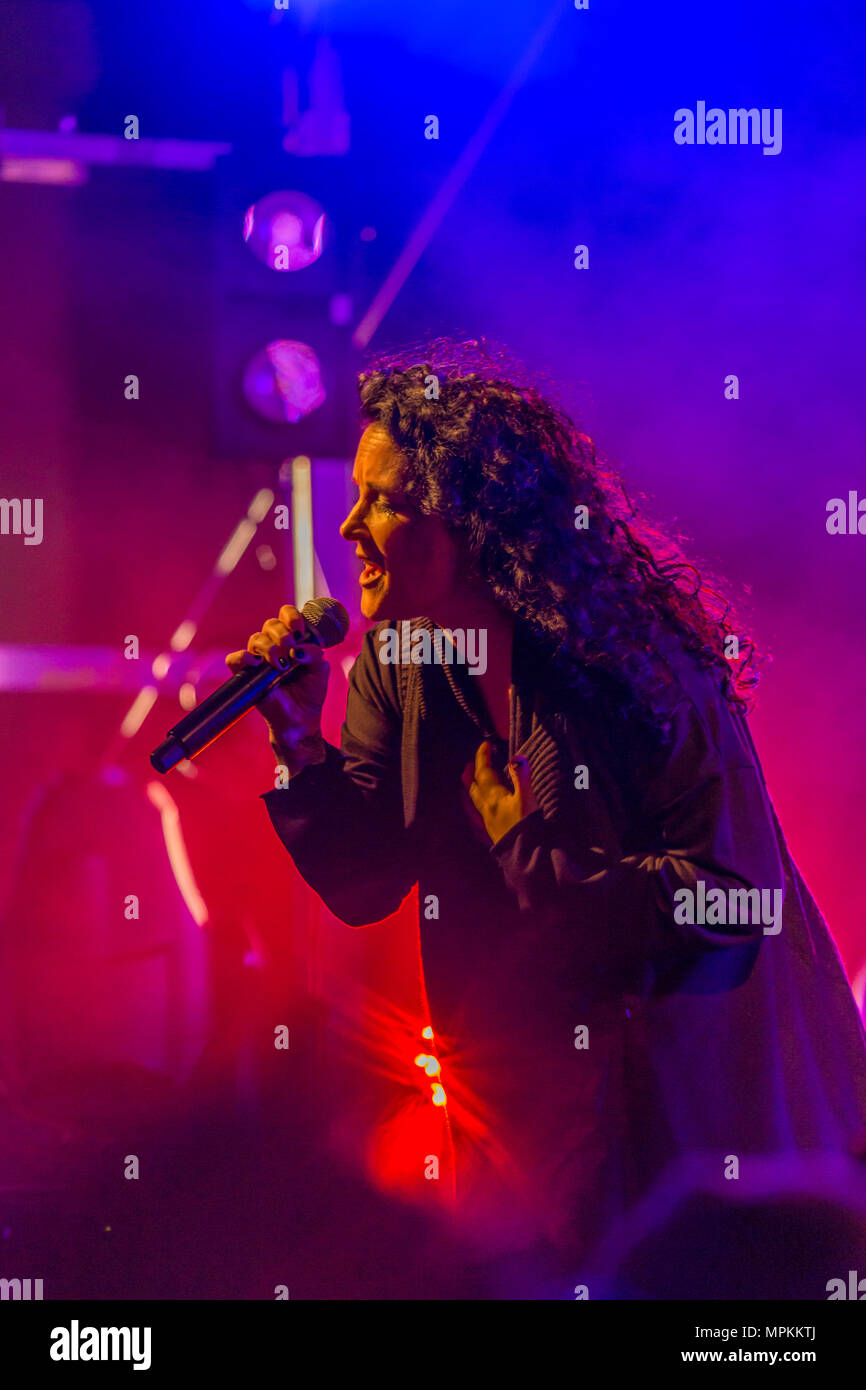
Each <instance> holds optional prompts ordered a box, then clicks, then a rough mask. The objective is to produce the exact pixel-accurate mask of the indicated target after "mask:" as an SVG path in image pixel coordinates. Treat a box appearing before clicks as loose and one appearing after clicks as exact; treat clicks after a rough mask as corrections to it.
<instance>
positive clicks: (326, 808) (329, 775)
mask: <svg viewBox="0 0 866 1390" xmlns="http://www.w3.org/2000/svg"><path fill="white" fill-rule="evenodd" d="M375 632H376V629H371V631H370V632H367V633H366V634H365V636H364V642H363V645H362V648H361V652H360V654H359V656H358V659H357V660H356V662H355V664H354V666H353V667H352V670H351V672H350V674H349V691H348V698H347V702H346V718H345V722H344V723H343V727H342V730H341V735H340V748H339V749H337V748H335V747H334V746H333V745H332V744H329V743H327V742H326V744H325V751H326V756H325V761H324V762H323V763H314V764H313V765H311V766H309V767H305V768H303V769H302V771H301V772H299V773H297V774H296V775H295V776H294V777H292V778H291V780H290V782H289V785H288V786H287V787H280V788H274V790H272V791H268V792H265V793H264V794H263V797H262V800H263V801H264V802H265V805H266V806H267V809H268V814H269V815H270V818H271V822H272V824H273V826H274V829H275V830H276V832H277V834H278V835H279V837H280V839H281V840H282V842H283V844H284V845H285V847H286V849H287V850H288V852H289V854H290V855H291V857H292V859H293V860H294V863H295V865H296V867H297V869H298V871H299V873H300V874H301V876H302V877H303V878H304V879H305V880H306V882H307V883H308V884H309V885H310V887H311V888H312V889H313V890H314V891H315V892H316V893H318V894H319V896H320V897H321V898H322V899H323V901H324V902H325V903H326V905H327V906H328V907H329V908H330V910H331V911H332V912H333V913H334V914H335V915H336V916H337V917H339V918H340V919H341V920H342V921H343V922H346V923H347V924H348V925H349V926H353V927H360V926H365V925H367V924H368V923H371V922H380V921H382V920H383V918H385V917H389V916H390V915H391V913H392V912H395V911H396V910H397V908H398V907H399V906H400V904H401V902H402V901H403V899H404V898H405V897H406V894H407V893H408V892H409V890H410V889H411V888H412V886H413V884H414V883H415V882H416V881H417V878H418V872H417V869H416V867H415V863H414V855H413V852H412V844H413V841H412V837H411V836H410V834H409V833H408V832H407V831H406V829H405V827H404V824H403V799H402V783H401V773H400V745H401V731H402V717H401V713H400V709H399V704H398V703H397V699H396V695H395V692H394V689H393V688H391V689H389V686H388V683H387V680H386V679H385V677H384V675H383V667H382V665H381V663H380V662H379V661H378V659H377V654H376V651H375V648H374V644H373V643H374V634H375ZM393 669H394V668H391V671H392V672H393Z"/></svg>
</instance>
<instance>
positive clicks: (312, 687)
mask: <svg viewBox="0 0 866 1390" xmlns="http://www.w3.org/2000/svg"><path fill="white" fill-rule="evenodd" d="M263 662H267V663H268V664H269V665H270V666H272V667H273V668H274V670H276V671H281V670H286V669H287V668H288V667H289V666H290V665H291V668H292V670H293V674H292V678H291V680H290V681H285V682H284V683H282V682H281V683H279V684H277V685H275V686H273V688H272V689H271V690H270V692H269V693H268V694H267V695H266V696H265V697H264V699H262V700H259V701H258V702H257V704H256V709H257V710H258V711H259V713H260V714H261V715H262V717H263V718H264V720H265V722H266V724H267V725H268V728H269V729H270V734H271V747H272V748H273V750H274V755H275V757H276V759H277V762H278V763H284V764H285V765H286V766H287V767H288V769H289V773H290V775H293V774H294V773H296V772H298V771H300V768H301V767H304V766H306V765H307V764H308V763H317V762H322V761H323V760H324V757H325V745H324V740H323V738H322V730H321V720H322V706H323V705H324V703H325V695H326V693H327V690H328V678H329V676H330V674H331V668H330V667H329V665H328V663H327V661H326V660H325V657H324V654H323V651H322V647H321V646H320V645H319V643H318V642H316V641H315V640H312V641H311V640H310V629H309V628H308V626H307V622H306V619H305V617H304V614H303V613H302V612H298V610H297V608H295V607H294V606H293V605H292V604H291V603H284V604H283V606H282V608H281V609H280V611H279V615H278V616H277V617H276V618H270V619H268V621H267V622H266V623H263V624H262V630H261V632H254V633H253V634H252V636H251V637H250V640H249V641H248V642H247V645H246V649H245V650H244V651H240V652H230V653H229V655H228V656H227V657H226V665H227V666H228V668H229V670H230V671H231V672H233V673H235V674H237V673H238V672H240V671H245V670H249V669H250V668H253V669H255V668H256V667H261V665H262V663H263Z"/></svg>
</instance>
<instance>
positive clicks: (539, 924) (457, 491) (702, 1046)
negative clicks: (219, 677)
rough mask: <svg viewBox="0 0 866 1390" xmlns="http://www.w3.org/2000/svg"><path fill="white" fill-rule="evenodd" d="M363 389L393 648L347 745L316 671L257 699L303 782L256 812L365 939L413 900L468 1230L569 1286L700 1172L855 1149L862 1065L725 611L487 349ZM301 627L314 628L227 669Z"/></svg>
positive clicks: (359, 535)
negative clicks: (331, 720)
mask: <svg viewBox="0 0 866 1390" xmlns="http://www.w3.org/2000/svg"><path fill="white" fill-rule="evenodd" d="M419 356H423V359H424V360H423V361H421V362H419V361H418V357H419ZM359 385H360V397H361V408H362V418H363V422H364V425H365V428H364V431H363V435H362V437H361V441H360V445H359V447H358V452H357V458H356V461H355V472H354V482H355V484H356V486H357V489H358V496H357V501H356V502H355V505H354V506H353V508H352V510H351V512H350V514H349V516H348V517H347V518H346V520H345V522H344V523H343V525H342V527H341V532H342V535H343V536H344V537H345V539H346V540H347V541H348V542H349V543H350V544H351V545H353V546H354V548H355V552H356V554H357V556H358V559H359V561H360V563H361V565H362V570H361V575H360V586H361V608H362V612H363V614H364V616H365V617H366V618H367V619H368V620H369V621H370V622H371V623H372V624H373V626H372V628H371V629H370V630H369V631H368V632H367V633H366V635H365V637H364V642H363V648H362V651H361V653H360V655H359V657H358V659H357V661H356V662H355V664H354V666H353V668H352V671H351V675H350V678H349V693H348V704H347V709H346V719H345V723H344V725H343V729H342V735H341V742H340V748H339V750H338V749H337V748H335V747H333V746H331V745H330V744H328V743H326V742H325V741H324V740H323V738H322V735H321V732H320V723H319V719H320V710H321V707H322V703H323V700H324V696H325V688H326V685H327V679H328V668H327V665H326V663H325V661H324V659H323V657H322V655H321V652H320V651H319V650H318V649H317V648H315V647H313V648H312V649H311V655H310V658H309V666H308V669H306V670H304V671H303V673H302V674H301V675H300V676H298V675H295V677H294V678H293V679H292V680H291V681H290V682H289V683H287V684H286V685H284V686H282V687H278V688H277V690H276V692H275V693H274V694H273V695H272V696H271V697H269V699H268V701H267V702H266V703H265V704H263V705H261V706H260V709H261V710H262V712H263V714H264V715H265V718H266V720H267V722H268V725H269V728H270V738H271V743H272V745H273V748H274V751H275V754H276V757H277V761H278V763H280V764H281V765H284V766H285V767H286V768H287V769H288V774H289V781H288V785H287V786H285V787H281V788H279V789H276V790H272V791H270V792H268V793H266V795H265V797H264V800H265V802H266V803H267V808H268V811H269V814H270V816H271V819H272V821H273V824H274V826H275V828H276V831H277V833H278V835H279V836H280V839H281V840H282V842H283V844H284V845H285V846H286V848H287V850H288V851H289V853H290V854H291V856H292V858H293V860H294V862H295V864H296V865H297V867H298V869H299V871H300V872H301V874H302V875H303V876H304V878H305V879H306V881H307V882H308V883H309V884H310V886H311V887H312V888H313V889H314V890H315V891H316V892H317V893H319V894H320V895H321V897H322V898H323V899H324V901H325V902H326V903H327V905H328V907H329V908H330V909H331V910H332V911H333V912H334V913H335V914H336V915H337V916H338V917H339V918H341V919H342V920H343V921H345V922H347V923H348V924H350V925H352V926H362V925H364V924H367V923H373V922H379V921H381V920H382V919H383V918H385V917H387V916H389V915H390V914H391V913H392V912H394V911H395V910H396V909H397V907H398V906H399V905H400V903H401V902H402V900H403V899H404V898H405V897H406V895H407V894H408V893H409V891H410V889H411V888H412V887H413V885H415V884H416V883H417V884H418V891H419V918H420V934H421V946H422V957H423V968H424V979H425V982H426V992H427V999H428V1001H429V1007H430V1022H431V1023H432V1025H433V1027H434V1029H435V1034H436V1038H437V1040H438V1042H439V1045H440V1054H439V1055H440V1057H441V1062H442V1070H443V1081H444V1083H445V1089H446V1093H447V1095H448V1108H449V1119H450V1123H451V1128H452V1132H453V1137H454V1142H455V1146H456V1156H457V1158H456V1174H457V1178H456V1182H457V1196H458V1203H459V1209H460V1212H461V1214H462V1218H463V1220H464V1222H465V1229H467V1230H469V1231H471V1232H472V1234H473V1237H474V1238H476V1239H477V1240H478V1241H480V1242H481V1244H482V1246H483V1248H484V1249H485V1250H487V1251H488V1252H490V1253H491V1255H493V1254H495V1253H496V1252H499V1251H502V1252H505V1251H530V1250H536V1251H538V1250H547V1251H549V1252H553V1254H552V1256H551V1258H553V1259H554V1261H558V1262H559V1268H560V1269H561V1270H563V1271H565V1270H567V1269H569V1268H570V1267H572V1266H573V1265H574V1264H575V1263H576V1262H577V1261H579V1260H580V1259H582V1258H583V1257H584V1256H585V1255H586V1254H587V1252H588V1251H590V1250H591V1249H592V1248H593V1246H594V1244H595V1243H596V1242H597V1241H598V1239H599V1238H600V1237H601V1235H602V1234H603V1233H604V1232H605V1230H606V1229H607V1228H608V1226H609V1224H610V1222H611V1220H612V1219H613V1218H614V1217H616V1216H617V1215H619V1214H621V1213H623V1212H625V1211H627V1210H628V1209H629V1207H630V1206H631V1205H632V1204H633V1203H634V1202H635V1201H636V1200H637V1199H638V1198H639V1197H640V1196H641V1195H642V1194H643V1193H644V1192H646V1190H647V1189H648V1188H649V1187H650V1186H651V1185H652V1183H653V1182H654V1180H655V1179H656V1178H657V1177H658V1175H659V1174H660V1172H661V1170H662V1169H663V1168H664V1166H665V1165H666V1164H667V1163H668V1162H669V1161H670V1160H671V1159H673V1158H675V1157H677V1156H681V1155H683V1154H685V1153H688V1152H693V1151H700V1153H701V1154H703V1155H710V1156H716V1157H717V1159H718V1165H719V1171H720V1172H722V1171H723V1170H724V1168H725V1164H726V1163H729V1162H730V1156H732V1155H733V1156H736V1157H737V1159H738V1161H739V1164H740V1165H741V1166H742V1165H744V1164H747V1163H748V1161H749V1158H750V1157H752V1156H756V1155H767V1154H778V1153H780V1152H785V1151H787V1152H791V1151H795V1150H807V1149H808V1150H819V1149H825V1150H835V1151H836V1152H845V1153H851V1154H855V1155H857V1156H860V1155H862V1154H863V1153H864V1152H866V1041H864V1033H863V1029H862V1026H861V1023H860V1019H859V1016H858V1013H857V1010H856V1007H855V1004H854V1001H853V998H852V996H851V993H850V990H849V987H848V984H847V981H846V978H845V975H844V972H843V969H842V965H841V962H840V960H839V957H838V954H837V952H836V949H835V946H834V944H833V941H832V939H831V937H830V934H829V932H828V930H827V927H826V925H825V923H824V921H823V919H822V917H821V914H820V912H819V911H818V908H817V907H816V905H815V903H814V901H813V899H812V897H811V896H810V894H809V892H808V890H807V888H806V886H805V884H804V882H803V879H802V878H801V877H800V874H799V872H798V870H797V868H796V866H795V865H794V863H793V862H792V860H791V857H790V855H789V853H788V850H787V847H786V844H785V841H784V838H783V836H782V832H781V829H780V827H779V824H778V821H777V819H776V816H775V813H774V811H773V807H772V805H771V803H770V800H769V798H768V794H767V789H766V786H765V784H764V779H763V775H762V772H761V766H760V763H759V760H758V756H757V753H756V751H755V748H754V745H753V743H752V740H751V737H750V734H749V730H748V726H747V723H746V718H745V705H746V697H747V694H748V691H749V689H750V687H751V685H752V684H753V683H754V657H753V649H752V647H751V644H750V643H749V642H748V641H747V639H746V638H745V637H744V636H743V635H742V634H740V633H739V632H738V631H737V629H736V627H735V625H734V623H733V620H732V618H731V617H730V613H729V610H728V609H726V608H724V607H723V606H722V605H721V604H720V603H719V602H718V601H717V598H716V595H715V594H714V593H713V592H712V591H710V590H709V589H708V588H707V586H706V585H705V584H704V583H702V582H701V580H700V576H697V575H696V572H695V571H694V569H693V568H691V567H689V566H687V565H686V564H685V563H684V562H683V560H682V558H681V557H680V556H679V555H678V553H677V552H676V551H675V550H674V548H673V547H672V546H671V545H670V544H669V543H668V542H666V541H665V539H664V537H663V536H662V534H661V533H659V532H657V531H655V530H653V529H651V528H650V527H649V526H648V525H647V524H645V523H644V522H642V521H640V520H639V518H638V517H637V516H636V515H635V513H634V509H633V508H632V507H631V505H630V504H629V502H628V500H627V498H626V496H625V494H624V491H623V489H622V487H621V485H620V484H619V483H618V482H617V480H616V479H615V477H614V476H613V474H612V472H611V471H610V470H609V469H608V468H607V467H605V466H603V465H602V463H601V462H600V460H599V459H598V458H597V456H596V454H595V451H594V449H593V446H592V443H591V442H590V440H588V439H587V438H586V437H585V436H584V435H582V434H580V433H579V432H578V431H577V429H576V428H575V426H574V424H573V423H572V421H571V420H570V419H569V418H568V417H567V415H565V414H564V413H563V412H562V410H560V409H559V408H557V407H556V406H555V405H553V404H551V403H550V401H548V400H547V399H545V398H544V396H543V395H541V394H540V393H539V392H538V390H537V389H535V388H533V387H532V386H527V385H524V384H520V379H519V377H516V376H515V374H514V373H513V372H512V371H511V370H510V369H508V370H506V369H503V368H502V367H501V365H500V363H499V361H498V360H497V359H496V358H493V357H491V356H490V355H489V354H488V353H486V352H485V351H484V350H483V349H480V348H479V347H478V345H477V344H463V345H457V346H455V345H452V344H448V343H442V342H441V341H439V342H436V343H433V344H431V345H429V347H428V348H427V349H426V351H425V352H424V353H423V354H417V355H413V356H411V357H403V358H400V357H390V358H386V359H384V360H382V361H380V362H379V363H378V364H377V365H376V366H375V367H374V368H373V369H371V370H367V371H365V372H364V373H362V375H361V377H360V383H359ZM404 624H409V627H408V629H407V628H406V627H405V626H404ZM303 632H304V622H303V619H302V617H301V616H300V614H299V613H298V611H297V609H295V608H294V607H292V606H290V605H288V606H286V607H284V608H282V609H281V610H280V613H279V616H278V617H277V618H274V619H272V620H271V621H270V622H267V623H265V624H264V626H263V629H262V631H261V632H257V633H254V634H253V635H252V637H251V638H250V639H249V643H248V645H247V651H246V652H244V653H240V652H238V653H234V654H233V655H232V656H231V657H230V658H229V659H228V661H229V666H230V668H231V669H232V670H236V669H238V668H239V667H241V666H243V665H244V664H246V663H247V662H253V661H258V660H261V659H262V658H264V659H266V660H268V661H270V662H272V663H274V664H275V665H276V664H278V663H279V660H280V656H281V654H284V653H285V651H286V650H287V649H288V648H289V647H291V646H292V645H293V644H294V643H295V642H296V641H297V637H298V635H299V634H300V635H303ZM418 634H422V635H421V636H418ZM395 637H396V638H397V639H399V640H396V641H395V640H394V639H395ZM407 638H408V639H409V640H405V639H407ZM470 638H471V642H470ZM470 646H471V649H472V650H473V651H474V652H475V653H476V654H480V653H483V654H484V659H483V660H481V659H480V658H479V659H478V660H477V661H476V662H475V665H474V666H471V665H470V664H469V662H468V661H466V660H465V659H461V658H462V657H465V653H466V652H467V651H469V650H470ZM395 652H396V653H397V659H395ZM452 1100H453V1106H452ZM423 1157H424V1156H423V1155H421V1156H419V1165H420V1164H421V1163H422V1162H423ZM564 1296H568V1294H567V1293H566V1294H565V1295H564Z"/></svg>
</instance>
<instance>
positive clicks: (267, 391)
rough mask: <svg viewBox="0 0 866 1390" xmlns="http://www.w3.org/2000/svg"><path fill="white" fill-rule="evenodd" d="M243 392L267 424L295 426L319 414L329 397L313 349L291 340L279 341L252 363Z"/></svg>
mask: <svg viewBox="0 0 866 1390" xmlns="http://www.w3.org/2000/svg"><path fill="white" fill-rule="evenodd" d="M243 389H244V395H245V396H246V399H247V402H248V403H249V405H250V406H251V407H252V409H253V410H254V411H255V412H256V414H257V415H260V416H261V417H262V419H263V420H275V421H278V422H280V423H283V422H285V421H286V420H288V421H291V423H292V424H296V423H297V421H298V420H302V419H303V417H304V416H305V415H309V414H310V413H311V412H312V411H314V410H316V409H317V408H318V407H319V406H320V405H321V404H322V402H323V401H324V399H325V396H326V394H327V393H326V391H325V388H324V386H323V385H322V373H321V368H320V366H319V359H318V357H317V356H316V354H315V353H314V352H313V349H312V348H311V347H309V346H308V345H307V343H299V342H295V341H294V340H293V339H289V338H277V339H276V340H275V341H274V342H272V343H268V344H267V346H266V347H264V348H262V350H261V352H257V353H256V354H255V356H254V357H252V358H251V359H250V361H249V363H248V364H247V368H246V370H245V372H244V378H243Z"/></svg>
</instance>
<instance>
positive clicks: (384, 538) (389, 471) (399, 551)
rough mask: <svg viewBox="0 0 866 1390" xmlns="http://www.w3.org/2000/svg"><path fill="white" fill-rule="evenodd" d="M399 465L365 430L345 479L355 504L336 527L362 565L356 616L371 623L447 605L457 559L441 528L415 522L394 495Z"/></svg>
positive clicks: (387, 443) (378, 431) (426, 519)
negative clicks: (354, 493) (353, 492)
mask: <svg viewBox="0 0 866 1390" xmlns="http://www.w3.org/2000/svg"><path fill="white" fill-rule="evenodd" d="M402 475H403V465H402V462H401V459H400V455H399V454H398V453H397V450H396V449H395V447H394V444H393V443H392V441H391V439H390V437H389V435H388V433H387V432H386V431H385V430H384V429H382V428H381V426H379V425H369V426H368V428H367V429H366V430H365V431H364V433H363V435H362V436H361V442H360V444H359V445H358V452H357V454H356V456H355V469H354V472H353V474H352V481H353V482H354V484H355V486H356V487H357V489H358V500H357V502H356V503H355V505H354V507H353V508H352V510H351V512H350V513H349V515H348V516H347V517H346V520H345V521H344V522H343V524H342V526H341V527H340V535H341V536H343V537H344V538H345V539H346V540H347V541H352V542H353V543H354V545H355V552H356V554H357V555H358V557H359V559H360V560H361V563H362V566H363V567H362V570H361V577H360V581H359V582H360V585H361V612H362V613H363V614H364V617H365V618H368V619H370V620H371V621H373V622H381V621H382V620H383V619H385V618H388V619H391V620H392V621H394V622H399V621H401V620H403V619H410V618H420V617H427V616H429V615H430V614H431V613H435V612H436V611H437V610H438V609H439V607H440V606H441V605H442V603H443V601H445V600H447V598H448V595H449V594H450V593H451V591H452V588H453V586H454V582H455V576H456V573H457V567H458V563H459V555H458V550H457V545H456V543H455V541H454V538H453V536H452V535H451V532H450V531H449V530H448V528H447V527H446V525H445V523H444V522H443V521H441V520H440V519H439V518H438V517H432V516H421V515H420V514H419V513H418V512H416V511H415V510H414V509H413V508H412V507H411V506H410V505H409V503H408V501H407V499H406V497H405V495H404V493H403V492H402V490H401V483H402Z"/></svg>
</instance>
